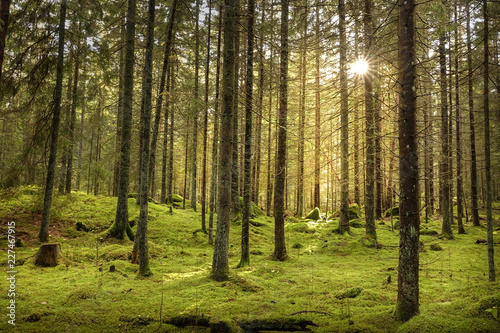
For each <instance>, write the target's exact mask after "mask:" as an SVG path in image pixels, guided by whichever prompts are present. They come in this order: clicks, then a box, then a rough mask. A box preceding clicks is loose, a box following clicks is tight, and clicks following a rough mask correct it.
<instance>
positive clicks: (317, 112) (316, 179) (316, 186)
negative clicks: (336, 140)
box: [314, 2, 328, 210]
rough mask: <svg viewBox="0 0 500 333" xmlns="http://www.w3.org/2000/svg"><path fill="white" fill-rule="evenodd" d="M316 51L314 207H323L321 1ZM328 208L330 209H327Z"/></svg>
mask: <svg viewBox="0 0 500 333" xmlns="http://www.w3.org/2000/svg"><path fill="white" fill-rule="evenodd" d="M315 33H316V41H317V44H318V45H316V52H315V65H316V76H315V89H314V92H315V103H316V105H315V108H314V207H318V208H321V207H320V206H321V201H320V187H319V182H320V171H321V169H320V168H321V166H320V149H321V147H320V144H321V140H320V135H321V131H320V124H321V113H320V111H321V110H320V106H321V104H320V87H319V77H320V56H321V55H320V52H321V51H320V40H321V39H320V35H319V34H320V32H319V2H318V3H317V4H316V24H315ZM327 210H328V209H327Z"/></svg>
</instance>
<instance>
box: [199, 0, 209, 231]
mask: <svg viewBox="0 0 500 333" xmlns="http://www.w3.org/2000/svg"><path fill="white" fill-rule="evenodd" d="M208 7H209V9H208V28H207V29H208V31H207V58H206V65H205V112H204V114H203V160H202V166H201V168H202V171H201V230H202V231H203V232H205V233H206V232H207V227H206V222H205V220H206V201H207V145H208V137H207V135H208V87H209V82H208V80H209V74H210V39H211V38H210V37H211V36H210V34H211V27H212V0H209V3H208Z"/></svg>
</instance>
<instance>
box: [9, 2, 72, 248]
mask: <svg viewBox="0 0 500 333" xmlns="http://www.w3.org/2000/svg"><path fill="white" fill-rule="evenodd" d="M2 6H3V5H2ZM2 9H3V7H2ZM65 22H66V0H62V1H61V11H60V14H59V44H58V50H57V76H56V87H55V92H54V115H53V118H52V133H51V140H50V154H49V164H48V167H47V179H46V181H45V195H44V199H43V212H42V222H41V226H40V232H39V233H38V239H39V240H40V242H47V241H48V240H49V222H50V209H51V206H52V193H53V188H54V174H55V167H56V156H57V139H58V136H59V122H60V114H61V97H62V80H63V65H64V31H65V29H64V27H65Z"/></svg>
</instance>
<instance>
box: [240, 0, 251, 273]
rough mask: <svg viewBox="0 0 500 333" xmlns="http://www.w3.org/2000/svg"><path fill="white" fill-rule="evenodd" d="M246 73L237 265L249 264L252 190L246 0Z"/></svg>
mask: <svg viewBox="0 0 500 333" xmlns="http://www.w3.org/2000/svg"><path fill="white" fill-rule="evenodd" d="M247 16H248V17H247V39H248V41H247V66H246V67H247V68H246V69H247V73H246V74H247V75H246V90H247V93H246V100H245V141H244V145H245V153H244V156H243V158H244V175H243V215H242V223H241V260H240V263H239V264H238V266H239V267H245V266H248V265H250V244H249V240H250V217H251V216H250V215H251V190H252V188H251V187H252V179H251V178H252V177H251V175H252V165H251V162H252V102H253V53H254V21H255V2H254V0H248V12H247Z"/></svg>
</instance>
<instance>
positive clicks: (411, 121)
mask: <svg viewBox="0 0 500 333" xmlns="http://www.w3.org/2000/svg"><path fill="white" fill-rule="evenodd" d="M414 11H415V2H414V0H399V24H398V32H399V33H398V36H399V38H398V48H399V51H398V55H399V57H398V58H399V79H398V82H399V83H400V84H401V87H400V89H401V90H400V92H401V98H400V104H399V105H400V107H399V154H400V160H399V183H400V203H399V213H400V236H399V237H400V238H399V239H400V241H399V269H398V300H397V303H396V309H395V316H396V318H397V319H398V320H402V321H408V320H410V319H411V318H412V317H413V316H415V315H417V314H418V312H419V286H418V280H419V272H418V268H419V254H418V247H419V234H420V232H419V225H420V218H419V209H418V202H419V197H418V196H419V193H418V156H417V150H418V148H417V117H416V113H417V108H416V92H415V90H416V89H415V84H416V82H415V81H416V80H415V78H416V70H415V66H416V61H415V60H416V59H415V58H416V57H415V22H414V20H413V18H414Z"/></svg>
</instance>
